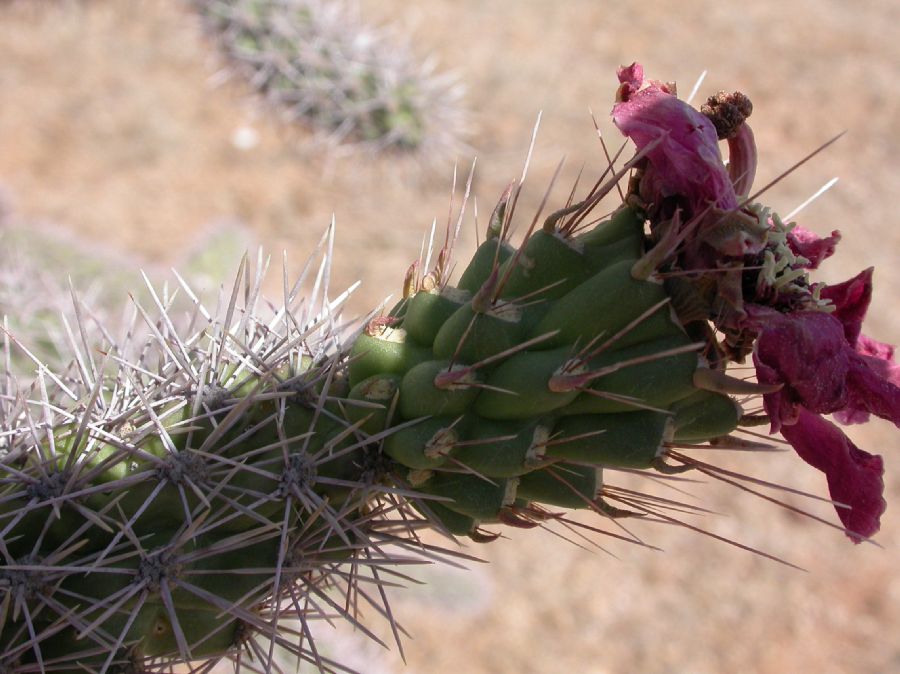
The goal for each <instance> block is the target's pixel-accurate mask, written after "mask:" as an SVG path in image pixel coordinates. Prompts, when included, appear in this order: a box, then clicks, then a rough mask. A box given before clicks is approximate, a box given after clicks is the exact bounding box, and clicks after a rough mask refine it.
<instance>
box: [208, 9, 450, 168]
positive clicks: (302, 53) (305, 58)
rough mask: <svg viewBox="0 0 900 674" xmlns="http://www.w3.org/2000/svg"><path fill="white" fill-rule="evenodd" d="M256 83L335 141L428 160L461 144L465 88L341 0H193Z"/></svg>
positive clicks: (291, 116) (280, 105) (394, 34)
mask: <svg viewBox="0 0 900 674" xmlns="http://www.w3.org/2000/svg"><path fill="white" fill-rule="evenodd" d="M195 4H196V5H197V7H198V9H199V11H200V12H201V13H202V14H203V16H204V18H205V19H206V22H207V23H208V24H209V27H210V29H211V31H212V32H213V33H214V34H215V35H216V37H217V39H218V40H219V41H220V42H221V43H222V46H223V48H224V50H225V52H226V54H227V55H228V57H229V60H230V61H231V62H232V63H233V64H234V65H235V66H236V68H237V70H238V72H241V73H243V74H245V75H246V77H247V79H248V80H249V81H250V82H251V83H252V84H253V86H254V87H256V88H257V89H259V90H260V91H261V92H262V93H263V94H264V95H265V96H266V98H267V99H269V100H270V101H272V102H273V103H274V104H275V105H276V106H277V107H278V108H279V109H280V111H281V112H282V113H283V114H284V115H285V116H286V117H287V118H289V119H291V120H298V121H300V120H302V121H305V122H307V123H309V124H311V125H312V126H313V127H314V128H316V129H318V130H320V131H323V132H324V133H325V134H326V135H327V137H328V138H329V139H330V140H332V141H334V142H344V141H349V142H351V143H357V144H363V145H364V146H367V147H369V148H372V149H377V150H388V149H394V150H405V151H415V152H416V153H417V154H418V155H419V156H421V157H423V158H427V159H428V160H430V161H434V160H436V159H438V158H442V157H443V158H447V157H452V156H453V155H454V154H455V153H456V151H458V150H459V149H460V148H461V147H462V142H463V137H464V135H465V131H466V118H467V114H466V111H465V109H464V107H463V103H462V87H461V85H460V83H459V82H458V81H457V80H456V79H455V78H454V77H453V76H452V75H450V74H441V73H439V72H438V71H437V70H436V64H435V63H434V61H433V60H425V61H422V60H421V59H420V58H418V57H417V56H416V55H415V54H414V52H413V50H412V49H411V48H410V46H409V45H408V44H407V43H406V42H405V41H403V40H401V38H400V37H399V35H398V34H397V31H393V32H392V31H388V30H385V29H379V28H374V27H372V26H370V25H367V24H366V23H365V22H363V21H362V20H361V19H360V17H359V16H358V15H357V14H356V13H355V12H354V11H353V10H352V9H351V7H350V5H348V4H347V3H345V2H343V1H341V0H195Z"/></svg>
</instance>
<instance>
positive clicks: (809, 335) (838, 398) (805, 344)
mask: <svg viewBox="0 0 900 674" xmlns="http://www.w3.org/2000/svg"><path fill="white" fill-rule="evenodd" d="M749 311H750V315H751V318H752V319H755V320H756V321H757V322H761V323H762V325H760V328H761V330H760V334H759V338H758V339H757V342H756V347H755V349H754V352H753V360H754V363H755V365H756V369H757V376H758V377H759V378H760V381H763V382H764V383H767V384H775V383H781V384H784V387H783V388H782V389H781V391H779V392H778V393H775V394H769V395H767V396H766V397H765V403H766V408H767V411H768V413H769V414H770V415H773V412H775V413H777V414H778V417H777V419H778V420H780V421H784V422H789V421H790V420H791V419H793V418H794V417H795V416H796V412H791V411H790V410H791V409H792V407H793V406H803V407H805V408H806V409H807V410H810V411H812V412H816V413H819V414H830V413H832V412H836V411H838V410H840V409H843V408H844V407H845V406H846V405H847V401H848V391H847V375H848V372H849V368H850V359H851V355H852V354H854V352H853V350H852V349H851V348H850V346H849V345H848V344H847V341H846V339H845V338H844V329H843V326H842V325H841V323H840V321H838V320H837V319H836V318H834V317H832V316H831V315H830V314H826V313H823V312H819V311H801V312H797V313H794V314H780V313H778V312H775V311H766V312H764V313H761V312H759V311H756V310H754V309H753V308H751V309H750V310H749ZM770 408H771V409H770ZM775 420H776V417H774V416H773V424H774V422H775ZM775 428H776V429H777V424H775Z"/></svg>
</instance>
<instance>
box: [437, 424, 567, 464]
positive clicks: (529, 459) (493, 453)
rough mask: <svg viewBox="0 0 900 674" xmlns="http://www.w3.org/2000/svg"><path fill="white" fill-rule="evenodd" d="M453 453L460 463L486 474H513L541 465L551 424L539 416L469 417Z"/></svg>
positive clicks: (456, 460) (456, 461)
mask: <svg viewBox="0 0 900 674" xmlns="http://www.w3.org/2000/svg"><path fill="white" fill-rule="evenodd" d="M469 427H470V429H471V430H470V432H469V434H468V436H467V438H466V442H465V443H463V444H462V446H460V447H459V448H458V449H457V450H456V451H455V452H454V453H453V458H454V460H455V463H457V464H458V465H459V466H460V467H462V468H465V469H467V470H470V471H472V472H473V473H477V474H478V475H482V476H484V477H487V478H498V477H516V476H519V475H524V474H525V473H527V472H530V471H532V470H534V469H535V468H539V467H541V466H542V465H543V464H544V463H545V462H544V459H543V455H544V451H545V445H546V442H547V439H548V437H549V435H550V431H551V428H552V427H551V426H550V425H548V423H547V422H546V421H543V420H530V421H525V422H522V421H494V420H491V419H477V420H474V419H473V420H471V421H470V423H469Z"/></svg>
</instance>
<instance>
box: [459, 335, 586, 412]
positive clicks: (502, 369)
mask: <svg viewBox="0 0 900 674" xmlns="http://www.w3.org/2000/svg"><path fill="white" fill-rule="evenodd" d="M586 370H587V367H586V366H585V365H584V364H583V363H580V362H578V360H577V359H575V358H573V355H572V348H571V347H568V346H566V347H562V348H559V349H553V350H552V351H521V352H519V353H516V354H513V355H512V356H510V357H509V358H507V359H506V360H505V361H503V363H501V364H500V365H499V366H497V368H496V369H495V370H494V371H493V372H491V373H490V375H488V377H487V387H486V388H485V390H484V391H482V393H481V395H480V396H478V399H477V400H476V401H475V407H474V409H475V412H476V413H477V414H479V415H481V416H483V417H486V418H488V419H496V420H502V419H529V418H533V417H539V416H543V415H545V414H548V413H550V412H552V411H554V410H556V409H559V408H561V407H565V406H566V405H568V404H569V403H571V402H572V401H573V400H575V398H576V397H577V396H578V391H577V390H571V391H560V392H557V391H552V390H551V389H550V387H549V382H550V380H551V378H552V377H553V376H554V375H557V374H559V373H561V372H566V373H568V374H581V373H583V372H585V371H586Z"/></svg>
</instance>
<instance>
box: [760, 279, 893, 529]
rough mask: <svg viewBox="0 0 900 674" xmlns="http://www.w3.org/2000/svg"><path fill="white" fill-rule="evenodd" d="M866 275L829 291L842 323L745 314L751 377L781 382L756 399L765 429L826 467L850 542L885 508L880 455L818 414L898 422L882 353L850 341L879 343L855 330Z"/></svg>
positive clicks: (830, 318) (816, 315)
mask: <svg viewBox="0 0 900 674" xmlns="http://www.w3.org/2000/svg"><path fill="white" fill-rule="evenodd" d="M867 271H868V270H867ZM869 279H870V274H868V273H867V272H863V273H862V274H860V275H859V276H858V277H855V278H854V279H851V280H850V281H848V282H847V283H845V284H841V286H842V287H841V288H840V291H841V292H840V293H835V295H836V296H837V295H841V296H842V298H843V299H845V300H846V303H845V304H843V305H842V306H840V305H839V309H838V310H839V311H840V309H842V308H843V309H845V310H846V312H845V316H844V318H845V319H846V320H847V323H846V324H845V323H843V322H842V319H841V318H840V317H837V316H835V315H833V314H828V313H824V312H819V311H800V312H796V313H793V314H782V313H779V312H777V311H774V310H771V309H767V308H762V307H753V308H751V309H750V310H749V312H748V313H749V316H750V320H751V321H753V322H755V323H756V324H757V326H758V327H759V328H760V333H759V337H758V338H757V341H756V346H755V348H754V352H753V360H754V364H755V365H756V373H757V378H758V379H759V381H760V382H762V383H766V384H776V383H777V384H782V385H783V386H782V389H781V390H780V391H777V392H775V393H769V394H766V395H765V396H764V397H763V401H764V405H765V408H766V412H767V414H768V415H769V417H770V419H771V421H772V431H773V432H777V431H780V432H781V434H782V435H783V436H784V438H785V439H786V440H787V441H788V442H790V443H791V446H792V447H794V449H795V450H796V451H797V453H798V454H799V455H800V457H801V458H802V459H803V460H804V461H806V462H807V463H809V464H810V465H812V466H814V467H816V468H818V469H819V470H822V471H824V472H825V475H826V478H827V480H828V485H829V489H830V490H831V494H832V498H834V499H835V500H836V501H840V502H842V503H845V504H847V505H848V506H850V508H851V509H850V510H849V511H848V510H847V509H846V508H838V515H839V516H840V517H841V521H842V522H844V525H845V526H846V527H847V529H848V530H849V531H850V532H851V533H852V534H853V535H852V536H851V538H854V539H855V540H856V539H857V537H862V538H866V537H868V536H871V535H872V534H873V533H875V531H877V530H878V516H879V515H880V514H881V512H883V510H884V505H883V498H882V496H881V494H882V490H883V485H882V481H881V472H882V463H881V458H880V457H877V456H873V455H871V454H868V453H866V452H863V451H862V450H860V449H858V448H857V447H856V446H854V445H853V443H852V442H850V440H849V439H848V438H847V437H846V436H845V435H844V434H843V433H842V432H841V431H840V430H839V429H838V428H837V427H836V426H834V425H833V424H831V423H830V422H828V421H826V420H824V419H822V418H821V416H819V415H821V414H832V413H834V414H835V415H836V417H837V418H838V419H840V420H841V421H851V422H860V421H865V420H866V419H867V418H868V415H869V414H870V413H871V414H875V415H877V416H879V417H882V418H884V419H888V420H889V421H892V422H893V423H894V424H896V425H898V426H900V386H898V384H897V381H896V380H894V381H892V379H891V377H890V376H885V375H886V374H888V369H887V368H884V367H881V365H879V364H881V363H888V362H889V361H888V359H886V358H880V357H879V356H873V355H867V354H866V353H864V352H861V351H859V350H858V347H857V341H859V342H861V344H862V348H863V350H866V349H869V348H870V347H873V346H875V345H878V346H883V345H881V344H880V342H874V340H869V339H868V338H866V337H864V336H862V335H860V334H859V324H861V319H862V315H861V314H860V307H861V306H862V313H864V312H865V306H864V305H866V304H867V303H868V299H862V298H864V297H867V292H868V291H867V289H866V287H867V286H868V285H870V284H869ZM857 315H858V318H857ZM848 326H849V331H850V335H851V336H854V337H856V336H858V337H859V339H858V340H857V339H856V338H854V342H853V343H851V342H850V341H848V339H847V334H846V330H847V329H848ZM876 351H877V347H876ZM879 355H883V354H881V353H879ZM888 355H890V354H888ZM876 477H877V479H876Z"/></svg>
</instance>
